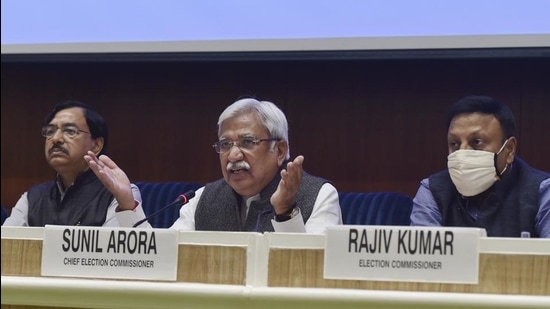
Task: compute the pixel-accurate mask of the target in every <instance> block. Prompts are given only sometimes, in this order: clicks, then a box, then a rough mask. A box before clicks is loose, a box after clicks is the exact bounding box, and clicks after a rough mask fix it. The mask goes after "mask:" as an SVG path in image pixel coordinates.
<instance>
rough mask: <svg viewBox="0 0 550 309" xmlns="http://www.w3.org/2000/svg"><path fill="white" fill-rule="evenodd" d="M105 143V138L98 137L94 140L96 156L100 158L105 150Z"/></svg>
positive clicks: (93, 150)
mask: <svg viewBox="0 0 550 309" xmlns="http://www.w3.org/2000/svg"><path fill="white" fill-rule="evenodd" d="M104 143H105V140H104V139H103V137H98V138H96V139H94V147H93V148H92V152H93V153H95V155H96V156H98V155H99V153H100V152H101V150H102V149H103V144H104Z"/></svg>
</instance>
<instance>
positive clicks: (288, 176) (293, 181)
mask: <svg viewBox="0 0 550 309" xmlns="http://www.w3.org/2000/svg"><path fill="white" fill-rule="evenodd" d="M303 163H304V156H301V155H300V156H297V157H296V158H295V159H294V161H291V162H288V164H287V166H286V169H283V170H282V171H281V181H280V182H279V185H278V186H277V190H276V191H275V193H273V195H272V196H271V205H273V207H274V208H275V212H276V213H277V214H283V213H286V212H288V211H290V210H291V209H292V208H293V207H294V206H295V204H296V192H297V191H298V187H299V186H300V184H301V183H302V174H303V171H304V169H303V167H302V164H303Z"/></svg>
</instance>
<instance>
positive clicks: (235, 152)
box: [227, 143, 243, 162]
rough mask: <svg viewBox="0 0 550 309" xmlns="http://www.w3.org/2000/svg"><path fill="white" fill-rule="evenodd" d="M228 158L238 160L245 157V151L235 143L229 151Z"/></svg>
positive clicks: (232, 160)
mask: <svg viewBox="0 0 550 309" xmlns="http://www.w3.org/2000/svg"><path fill="white" fill-rule="evenodd" d="M227 158H228V159H229V161H230V162H236V161H240V160H242V159H243V152H242V151H241V148H239V146H238V145H237V144H236V143H233V146H231V149H229V151H228V152H227Z"/></svg>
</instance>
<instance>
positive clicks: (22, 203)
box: [2, 192, 29, 226]
mask: <svg viewBox="0 0 550 309" xmlns="http://www.w3.org/2000/svg"><path fill="white" fill-rule="evenodd" d="M28 214H29V200H28V199H27V192H25V193H23V194H22V195H21V197H20V198H19V200H18V201H17V203H16V204H15V206H14V207H13V208H12V209H11V214H10V216H9V217H8V218H6V221H4V224H2V226H29V222H28Z"/></svg>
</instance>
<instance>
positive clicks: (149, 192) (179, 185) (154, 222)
mask: <svg viewBox="0 0 550 309" xmlns="http://www.w3.org/2000/svg"><path fill="white" fill-rule="evenodd" d="M135 184H136V185H137V186H138V188H139V190H140V191H141V199H142V205H143V210H144V211H145V215H147V216H149V215H151V214H152V213H154V212H155V211H157V210H159V209H161V208H163V207H165V206H167V205H168V204H170V203H172V202H173V201H174V200H175V199H176V198H177V197H178V196H179V195H180V194H182V193H185V192H187V191H189V190H197V189H198V188H200V187H202V186H203V185H201V184H198V183H193V182H136V183H135ZM182 207H185V205H184V206H182ZM179 210H180V207H171V208H168V209H166V210H165V211H163V212H162V213H158V214H157V215H155V216H154V217H152V218H150V219H149V220H148V221H149V223H150V224H151V226H153V227H154V228H169V227H170V226H172V224H173V223H174V222H175V221H176V220H177V219H178V217H179Z"/></svg>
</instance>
